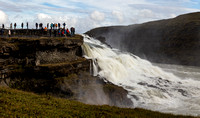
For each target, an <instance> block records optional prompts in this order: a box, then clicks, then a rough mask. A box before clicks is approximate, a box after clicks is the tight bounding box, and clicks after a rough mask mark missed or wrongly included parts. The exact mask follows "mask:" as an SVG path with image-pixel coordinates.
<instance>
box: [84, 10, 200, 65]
mask: <svg viewBox="0 0 200 118" xmlns="http://www.w3.org/2000/svg"><path fill="white" fill-rule="evenodd" d="M199 32H200V12H197V13H190V14H185V15H180V16H178V17H176V18H173V19H167V20H160V21H153V22H147V23H143V24H136V25H129V26H112V27H100V28H95V29H93V30H91V31H88V32H86V34H88V35H90V36H93V37H96V38H99V37H100V39H101V40H102V39H103V38H105V39H106V41H104V42H106V43H108V44H109V45H111V46H112V47H114V48H118V49H121V50H123V51H129V52H132V53H133V54H135V55H137V56H140V57H141V58H145V59H148V60H150V61H152V62H156V63H171V64H181V65H190V66H200V61H199V60H200V56H199V53H200V46H199V45H200V33H199Z"/></svg>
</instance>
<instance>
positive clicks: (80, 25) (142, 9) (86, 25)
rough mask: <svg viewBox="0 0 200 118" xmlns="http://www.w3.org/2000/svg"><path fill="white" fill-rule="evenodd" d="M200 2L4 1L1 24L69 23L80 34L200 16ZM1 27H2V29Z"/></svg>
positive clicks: (1, 10) (174, 0) (1, 2)
mask: <svg viewBox="0 0 200 118" xmlns="http://www.w3.org/2000/svg"><path fill="white" fill-rule="evenodd" d="M199 11H200V1H199V0H48V1H47V0H0V24H2V23H4V24H6V27H9V24H10V23H17V27H18V28H20V24H21V23H22V22H24V23H26V22H29V27H30V28H34V26H35V23H36V22H37V23H44V26H46V24H47V23H61V24H62V23H64V22H65V23H66V25H67V27H75V28H76V31H77V32H78V33H84V32H86V31H88V30H90V29H93V28H96V27H102V26H113V25H130V24H139V23H144V22H148V21H154V20H160V19H169V18H174V17H176V16H178V15H180V14H185V13H191V12H199ZM0 27H1V25H0Z"/></svg>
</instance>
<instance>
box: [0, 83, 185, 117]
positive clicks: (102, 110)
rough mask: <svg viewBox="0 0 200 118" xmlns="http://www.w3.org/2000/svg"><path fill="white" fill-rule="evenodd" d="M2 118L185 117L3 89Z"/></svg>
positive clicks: (1, 98) (0, 92) (0, 106)
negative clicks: (87, 103)
mask: <svg viewBox="0 0 200 118" xmlns="http://www.w3.org/2000/svg"><path fill="white" fill-rule="evenodd" d="M0 117H46V118H48V117H72V118H74V117H92V118H94V117H101V118H111V117H132V118H182V117H184V116H174V115H170V114H162V113H158V112H152V111H148V110H143V109H128V108H117V107H111V106H107V105H103V106H95V105H86V104H83V103H80V102H76V101H70V100H67V99H61V98H54V97H52V96H47V95H36V94H34V93H28V92H23V91H19V90H15V89H10V88H3V87H0Z"/></svg>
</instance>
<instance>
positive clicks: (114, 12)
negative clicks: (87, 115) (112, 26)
mask: <svg viewBox="0 0 200 118" xmlns="http://www.w3.org/2000/svg"><path fill="white" fill-rule="evenodd" d="M112 14H113V15H114V16H115V17H117V19H118V22H120V23H122V22H123V20H124V18H123V14H122V13H121V12H119V11H112Z"/></svg>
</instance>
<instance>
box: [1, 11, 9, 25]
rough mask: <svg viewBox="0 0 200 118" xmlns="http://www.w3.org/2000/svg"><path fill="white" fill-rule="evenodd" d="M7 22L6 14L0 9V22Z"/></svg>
mask: <svg viewBox="0 0 200 118" xmlns="http://www.w3.org/2000/svg"><path fill="white" fill-rule="evenodd" d="M7 22H8V15H7V14H6V13H4V12H3V11H1V10H0V23H1V24H2V23H4V24H5V23H7Z"/></svg>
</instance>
